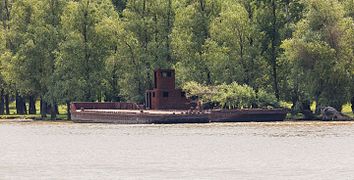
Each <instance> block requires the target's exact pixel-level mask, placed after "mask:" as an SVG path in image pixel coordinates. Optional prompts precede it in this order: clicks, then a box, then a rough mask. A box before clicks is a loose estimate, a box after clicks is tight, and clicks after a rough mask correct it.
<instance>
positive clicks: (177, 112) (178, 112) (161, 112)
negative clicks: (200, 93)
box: [76, 109, 209, 115]
mask: <svg viewBox="0 0 354 180" xmlns="http://www.w3.org/2000/svg"><path fill="white" fill-rule="evenodd" d="M76 112H82V111H81V110H76ZM84 112H96V113H112V114H121V113H126V114H142V113H143V114H156V115H182V114H191V113H203V114H206V113H209V112H206V111H203V112H199V111H193V112H191V111H188V110H143V111H141V110H134V109H85V110H84Z"/></svg>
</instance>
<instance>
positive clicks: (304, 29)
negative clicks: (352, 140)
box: [283, 0, 354, 110]
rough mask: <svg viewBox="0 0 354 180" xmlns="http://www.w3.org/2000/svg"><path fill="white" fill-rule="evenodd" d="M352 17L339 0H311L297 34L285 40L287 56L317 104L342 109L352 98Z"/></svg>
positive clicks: (298, 26)
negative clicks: (347, 14)
mask: <svg viewBox="0 0 354 180" xmlns="http://www.w3.org/2000/svg"><path fill="white" fill-rule="evenodd" d="M352 24H353V20H352V19H350V18H344V11H343V7H342V6H341V5H340V4H339V3H338V2H337V1H329V0H324V1H320V0H312V1H309V2H308V3H307V12H306V15H305V18H304V19H303V20H301V21H300V22H299V23H297V25H296V31H295V34H294V37H293V38H291V39H289V40H286V41H285V42H284V45H283V48H284V49H285V56H286V58H287V59H288V60H289V65H290V66H293V67H295V69H296V71H297V74H300V75H301V83H304V84H305V85H304V86H305V89H303V91H305V92H308V94H309V95H310V96H311V97H313V98H314V100H315V101H316V103H317V105H318V106H332V107H335V108H336V109H338V110H341V108H342V105H343V104H344V103H345V102H348V101H349V97H350V96H349V94H350V86H351V84H352V82H353V81H352V79H351V78H352V71H353V70H352V69H353V47H352V45H353V43H354V42H353V39H354V38H353V26H352Z"/></svg>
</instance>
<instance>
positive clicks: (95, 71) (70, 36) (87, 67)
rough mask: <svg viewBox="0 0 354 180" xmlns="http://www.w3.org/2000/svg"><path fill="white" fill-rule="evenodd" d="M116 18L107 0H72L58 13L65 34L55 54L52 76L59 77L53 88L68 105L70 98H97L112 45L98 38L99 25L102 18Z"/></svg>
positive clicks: (99, 36) (82, 99) (86, 99)
mask: <svg viewBox="0 0 354 180" xmlns="http://www.w3.org/2000/svg"><path fill="white" fill-rule="evenodd" d="M117 18H118V15H117V13H116V12H115V10H114V7H113V5H112V3H111V2H110V1H108V0H100V1H91V0H82V1H79V2H74V1H71V2H68V4H67V6H66V7H65V10H64V12H63V15H62V16H61V20H62V21H61V26H62V28H63V34H64V37H63V41H62V42H61V44H60V46H59V50H58V52H57V56H56V57H57V61H56V62H55V67H56V68H55V77H56V79H57V80H58V81H57V83H55V88H54V89H55V90H56V92H55V95H56V98H57V100H58V101H60V102H62V103H66V104H67V105H68V109H69V105H70V102H71V101H96V100H100V97H101V94H102V93H103V89H102V88H101V87H103V86H104V77H105V69H104V68H105V60H106V58H107V56H108V55H109V52H110V51H111V49H110V48H107V45H109V44H105V43H104V42H108V41H103V40H102V39H101V38H102V37H101V34H99V33H98V27H99V25H102V24H100V23H102V22H105V21H108V20H110V19H113V20H117ZM105 27H107V26H105ZM101 32H102V30H101ZM99 39H101V41H98V40H99ZM112 48H114V47H112ZM68 112H69V111H68ZM68 115H69V114H68Z"/></svg>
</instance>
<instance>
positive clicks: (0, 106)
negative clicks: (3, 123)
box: [0, 89, 5, 115]
mask: <svg viewBox="0 0 354 180" xmlns="http://www.w3.org/2000/svg"><path fill="white" fill-rule="evenodd" d="M4 113H5V97H4V90H3V89H2V90H1V91H0V115H4Z"/></svg>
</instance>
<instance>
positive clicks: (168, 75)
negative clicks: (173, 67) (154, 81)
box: [161, 71, 172, 77]
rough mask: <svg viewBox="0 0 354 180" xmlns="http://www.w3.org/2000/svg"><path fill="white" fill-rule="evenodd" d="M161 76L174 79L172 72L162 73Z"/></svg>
mask: <svg viewBox="0 0 354 180" xmlns="http://www.w3.org/2000/svg"><path fill="white" fill-rule="evenodd" d="M161 76H162V77H172V72H171V71H167V72H161Z"/></svg>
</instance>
